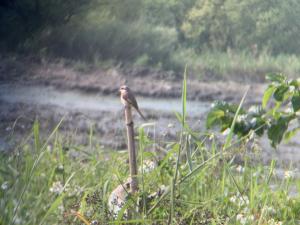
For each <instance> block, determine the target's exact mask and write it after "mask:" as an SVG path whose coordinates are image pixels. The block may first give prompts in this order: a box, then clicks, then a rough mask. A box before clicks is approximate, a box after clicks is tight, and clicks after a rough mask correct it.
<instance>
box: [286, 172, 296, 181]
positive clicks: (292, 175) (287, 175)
mask: <svg viewBox="0 0 300 225" xmlns="http://www.w3.org/2000/svg"><path fill="white" fill-rule="evenodd" d="M294 177H295V172H294V171H292V170H286V171H284V179H289V178H294Z"/></svg>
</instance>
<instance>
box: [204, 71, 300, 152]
mask: <svg viewBox="0 0 300 225" xmlns="http://www.w3.org/2000/svg"><path fill="white" fill-rule="evenodd" d="M266 79H267V80H269V81H270V82H271V84H270V85H269V87H268V88H267V89H266V91H265V93H264V96H263V99H262V105H261V106H251V107H250V108H249V110H248V111H246V110H244V109H243V108H241V109H240V110H238V106H236V105H234V104H229V103H226V102H222V101H217V102H215V104H214V105H213V107H212V109H211V111H210V112H209V114H208V116H207V124H206V125H207V127H208V128H211V127H213V126H214V125H218V126H220V127H221V131H224V130H226V129H230V128H233V133H235V134H236V135H238V136H239V137H240V138H241V137H245V136H247V135H249V134H251V132H252V133H256V134H257V135H258V136H262V135H263V134H264V131H267V134H268V138H269V139H270V141H271V145H272V146H273V147H276V146H277V145H278V144H279V143H280V142H281V141H282V139H283V138H285V139H287V140H289V139H290V138H291V137H293V136H294V135H295V134H296V132H297V131H299V130H300V123H299V122H298V124H297V125H296V124H295V123H292V121H293V120H297V119H298V120H299V118H300V117H299V115H300V114H299V110H300V81H299V79H298V80H295V79H294V80H287V78H286V77H285V76H284V75H282V74H269V75H267V78H266ZM272 96H273V99H274V101H273V104H272V105H270V104H269V105H270V107H267V106H268V102H269V101H270V98H271V97H272ZM233 121H235V124H234V127H232V123H233ZM291 124H293V125H292V128H289V127H291Z"/></svg>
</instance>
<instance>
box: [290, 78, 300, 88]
mask: <svg viewBox="0 0 300 225" xmlns="http://www.w3.org/2000/svg"><path fill="white" fill-rule="evenodd" d="M289 85H290V86H294V87H295V88H297V87H299V85H300V84H299V82H298V81H297V80H291V81H290V82H289Z"/></svg>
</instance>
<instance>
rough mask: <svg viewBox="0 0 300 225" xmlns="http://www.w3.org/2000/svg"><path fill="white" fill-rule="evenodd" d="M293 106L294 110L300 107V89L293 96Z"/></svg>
mask: <svg viewBox="0 0 300 225" xmlns="http://www.w3.org/2000/svg"><path fill="white" fill-rule="evenodd" d="M292 106H293V110H294V112H297V111H298V110H299V109H300V91H297V92H296V93H295V94H294V95H293V97H292Z"/></svg>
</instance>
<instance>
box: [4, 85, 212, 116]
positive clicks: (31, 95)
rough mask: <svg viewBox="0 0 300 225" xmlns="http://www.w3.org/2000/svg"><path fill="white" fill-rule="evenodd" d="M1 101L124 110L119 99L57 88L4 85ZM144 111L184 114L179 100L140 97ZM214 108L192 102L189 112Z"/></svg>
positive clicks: (113, 110)
mask: <svg viewBox="0 0 300 225" xmlns="http://www.w3.org/2000/svg"><path fill="white" fill-rule="evenodd" d="M0 100H2V101H5V102H8V103H20V102H22V103H26V104H36V105H52V106H56V107H63V108H64V109H70V110H85V111H86V110H88V111H89V110H91V111H110V112H115V111H118V110H120V109H121V108H122V105H121V104H120V100H119V98H118V96H117V95H116V96H103V95H102V96H101V95H89V94H83V93H80V92H78V91H72V90H68V91H61V90H57V89H55V88H53V87H42V86H21V85H11V84H2V85H0ZM138 102H139V106H140V108H142V109H143V110H147V109H150V110H155V111H161V112H166V113H172V112H175V111H176V112H180V111H181V110H182V106H181V102H180V100H177V99H161V98H160V99H153V98H145V97H138ZM209 106H210V104H209V103H207V102H200V101H188V102H187V111H188V112H189V114H190V115H195V114H203V113H204V112H206V111H207V110H208V108H209Z"/></svg>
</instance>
